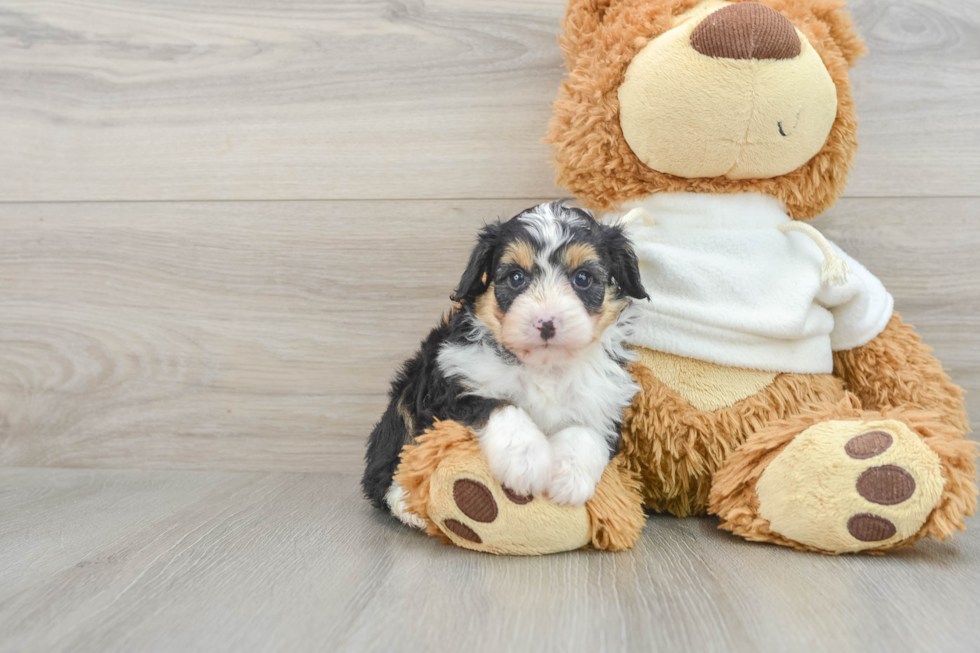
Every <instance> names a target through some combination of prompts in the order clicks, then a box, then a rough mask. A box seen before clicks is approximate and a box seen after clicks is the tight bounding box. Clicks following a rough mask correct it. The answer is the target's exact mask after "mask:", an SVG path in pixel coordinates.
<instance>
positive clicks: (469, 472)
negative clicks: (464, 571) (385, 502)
mask: <svg viewBox="0 0 980 653" xmlns="http://www.w3.org/2000/svg"><path fill="white" fill-rule="evenodd" d="M428 515H429V518H430V519H431V520H432V522H433V523H434V524H436V525H437V526H438V527H439V529H440V530H441V531H442V532H443V533H444V534H445V535H446V537H447V538H449V539H450V540H451V541H452V542H453V543H454V544H456V545H458V546H461V547H463V548H467V549H475V550H477V551H486V552H490V553H502V554H513V555H536V554H542V553H554V552H558V551H570V550H573V549H578V548H581V547H583V546H585V545H586V544H588V543H589V539H590V536H591V532H590V522H589V516H588V511H587V510H586V508H585V507H584V506H574V507H572V506H558V505H555V504H553V503H551V502H550V501H547V500H546V499H537V498H535V497H533V496H530V495H522V494H519V493H517V492H515V491H513V490H511V489H510V488H507V487H505V486H503V485H501V484H500V483H499V482H498V481H497V480H496V479H495V478H494V476H493V474H492V473H491V472H490V469H489V467H488V466H487V464H486V461H485V459H484V458H483V456H482V455H473V456H469V457H467V458H465V459H458V460H453V461H451V463H450V464H444V465H440V467H439V468H438V469H437V470H436V471H435V473H434V474H433V476H432V480H431V484H430V489H429V506H428Z"/></svg>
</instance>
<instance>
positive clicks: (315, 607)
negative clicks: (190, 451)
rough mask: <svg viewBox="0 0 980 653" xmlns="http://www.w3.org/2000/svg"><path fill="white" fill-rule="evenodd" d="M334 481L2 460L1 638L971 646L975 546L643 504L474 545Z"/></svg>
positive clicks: (154, 646) (978, 593)
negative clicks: (623, 546)
mask: <svg viewBox="0 0 980 653" xmlns="http://www.w3.org/2000/svg"><path fill="white" fill-rule="evenodd" d="M356 485H357V479H356V477H354V476H349V475H339V474H327V473H318V474H309V473H307V474H285V473H258V472H250V473H243V472H238V473H236V472H195V471H190V472H187V471H169V472H168V471H153V472H145V471H129V470H55V469H47V470H40V469H10V470H6V471H5V472H4V473H3V474H2V475H0V514H2V515H3V516H4V518H3V520H2V522H0V542H3V546H2V547H0V634H2V635H0V642H2V643H3V644H4V649H5V650H23V651H29V650H46V651H189V650H193V651H215V650H218V651H253V650H254V651H307V650H322V651H391V650H395V651H433V652H439V653H441V652H444V651H445V652H452V653H457V652H459V651H508V650H513V651H542V652H543V651H624V650H633V651H727V650H731V651H746V652H752V651H801V650H824V651H886V650H887V651H968V650H976V622H977V619H978V618H980V565H978V562H980V538H978V537H976V535H975V534H974V533H971V534H969V535H967V536H964V537H961V538H959V539H957V540H954V541H953V542H952V543H948V544H942V545H940V544H936V543H932V542H927V543H924V544H923V545H921V546H919V547H917V548H916V549H913V550H910V551H904V552H901V553H899V554H898V555H894V556H890V557H877V558H871V557H848V558H830V557H823V556H819V555H813V554H800V553H797V552H795V551H790V550H786V549H783V548H779V547H775V546H769V545H751V544H746V543H744V542H742V541H740V540H737V539H736V538H734V537H732V536H730V535H728V534H727V533H724V532H722V531H719V530H717V528H716V526H715V521H714V520H713V519H710V518H704V519H687V520H678V519H673V518H668V517H655V518H651V519H650V521H649V523H648V524H647V527H646V529H645V531H644V533H643V537H642V539H641V540H640V542H639V544H638V545H637V547H636V548H635V549H634V550H632V551H628V552H624V553H619V554H609V553H586V552H574V553H568V554H559V555H554V556H547V557H539V558H508V557H494V556H488V555H481V554H478V553H472V552H468V551H462V550H459V549H454V548H450V547H447V546H445V545H442V544H439V543H438V542H436V541H435V540H433V539H432V538H428V537H425V536H424V535H422V534H420V533H418V532H416V531H411V530H409V529H408V528H406V527H404V526H401V525H399V524H398V523H396V522H395V521H394V520H393V519H392V518H390V517H386V516H384V515H382V514H380V513H377V512H375V511H373V510H371V509H370V508H369V507H367V506H366V505H365V504H364V502H362V501H361V500H360V498H359V496H358V494H357V487H356Z"/></svg>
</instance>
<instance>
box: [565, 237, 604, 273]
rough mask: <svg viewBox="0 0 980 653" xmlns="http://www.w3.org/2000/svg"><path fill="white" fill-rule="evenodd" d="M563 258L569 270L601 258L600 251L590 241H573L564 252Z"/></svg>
mask: <svg viewBox="0 0 980 653" xmlns="http://www.w3.org/2000/svg"><path fill="white" fill-rule="evenodd" d="M562 260H563V262H564V263H565V265H566V266H568V269H569V270H574V269H575V268H577V267H578V266H580V265H582V264H583V263H585V262H587V261H597V260H599V253H598V252H596V251H595V247H593V246H592V245H589V244H588V243H572V244H571V245H569V246H568V247H567V248H565V251H564V252H562Z"/></svg>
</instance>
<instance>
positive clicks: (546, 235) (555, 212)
mask: <svg viewBox="0 0 980 653" xmlns="http://www.w3.org/2000/svg"><path fill="white" fill-rule="evenodd" d="M630 297H634V298H637V299H641V298H645V297H647V294H646V291H644V289H643V285H642V284H641V282H640V273H639V269H638V268H637V260H636V256H635V255H634V253H633V249H632V247H631V245H630V242H629V239H628V238H627V237H626V235H625V234H624V233H623V231H622V229H621V228H620V227H616V226H611V225H604V224H600V223H598V222H596V220H595V219H594V218H593V217H592V215H591V214H590V213H588V212H587V211H583V210H581V209H574V208H569V207H566V206H564V205H563V204H562V202H553V203H550V204H541V205H538V206H535V207H533V208H530V209H528V210H526V211H523V212H522V213H520V214H518V215H517V216H515V217H514V218H511V219H510V220H508V221H507V222H503V223H496V224H491V225H488V226H486V227H485V228H484V229H483V231H481V232H480V237H479V241H478V243H477V246H476V248H475V249H474V250H473V254H472V255H471V256H470V262H469V265H468V266H467V268H466V271H465V272H463V276H462V278H461V279H460V282H459V286H458V288H457V290H456V294H455V295H454V297H453V299H454V300H456V301H460V302H462V303H463V304H469V305H471V306H472V307H473V309H474V314H475V316H476V318H477V319H479V320H480V321H481V322H483V324H484V325H485V326H486V327H487V329H488V330H489V331H490V332H491V333H492V334H493V335H494V337H495V338H496V339H497V341H498V342H499V343H500V344H501V345H503V346H504V347H505V348H507V349H508V350H509V351H510V352H512V353H513V354H514V355H515V356H517V357H518V359H520V360H521V361H522V362H524V363H525V364H527V365H536V366H547V365H555V364H560V363H564V362H568V361H571V360H573V359H574V358H575V357H576V356H578V355H579V354H580V353H582V352H583V351H584V350H586V349H587V348H588V347H590V346H591V345H592V344H593V343H597V342H598V341H599V340H600V339H601V337H602V334H603V332H604V331H605V330H606V329H607V328H608V327H609V326H611V325H612V324H614V323H615V322H616V319H617V318H618V317H619V314H620V312H621V311H622V310H623V308H625V307H626V305H627V303H628V302H629V298H630Z"/></svg>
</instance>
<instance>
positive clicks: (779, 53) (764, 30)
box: [691, 2, 800, 59]
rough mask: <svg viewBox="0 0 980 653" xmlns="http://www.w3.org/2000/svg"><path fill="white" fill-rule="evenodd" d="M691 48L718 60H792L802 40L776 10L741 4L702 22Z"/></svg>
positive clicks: (748, 3)
mask: <svg viewBox="0 0 980 653" xmlns="http://www.w3.org/2000/svg"><path fill="white" fill-rule="evenodd" d="M691 47H693V48H694V49H695V50H697V51H698V52H700V53H701V54H703V55H707V56H709V57H716V58H719V59H792V58H793V57H795V56H797V55H798V54H799V53H800V38H799V37H798V36H797V35H796V29H795V28H794V27H793V23H791V22H789V19H788V18H786V17H785V16H783V15H782V14H781V13H779V12H778V11H776V10H775V9H772V8H770V7H765V6H763V5H760V4H759V3H758V2H739V3H738V4H734V5H728V6H727V7H725V8H724V9H719V10H718V11H716V12H714V13H712V14H709V15H708V17H707V18H705V19H704V20H703V21H701V24H700V25H698V26H697V27H696V28H694V31H693V32H691Z"/></svg>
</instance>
